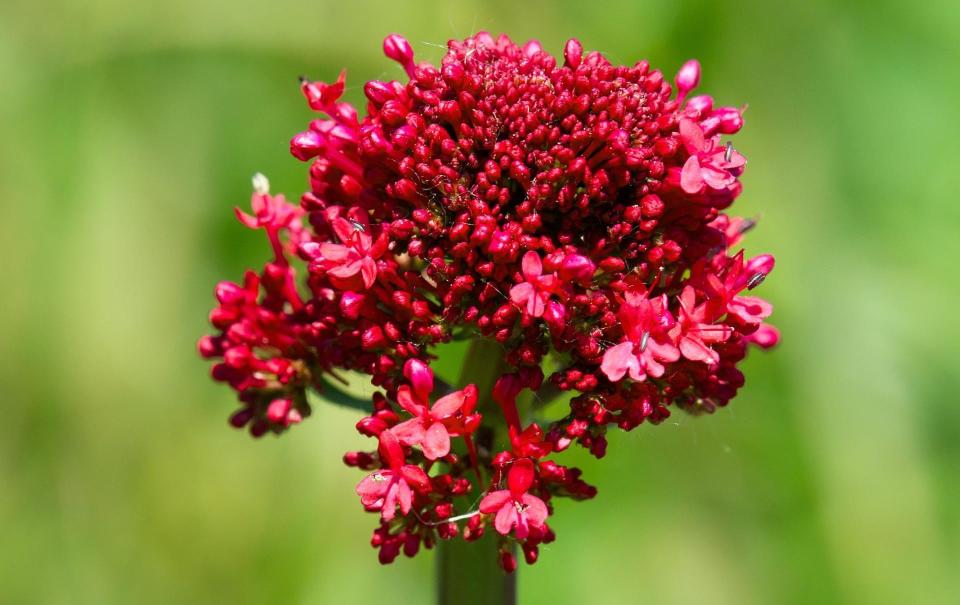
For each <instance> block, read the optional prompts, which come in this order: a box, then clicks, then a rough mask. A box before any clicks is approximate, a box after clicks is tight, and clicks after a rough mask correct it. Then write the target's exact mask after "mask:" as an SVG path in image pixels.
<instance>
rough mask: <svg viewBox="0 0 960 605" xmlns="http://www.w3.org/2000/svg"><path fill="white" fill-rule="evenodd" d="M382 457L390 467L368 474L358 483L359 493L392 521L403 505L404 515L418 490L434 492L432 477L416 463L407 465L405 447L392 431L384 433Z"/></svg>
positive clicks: (369, 504)
mask: <svg viewBox="0 0 960 605" xmlns="http://www.w3.org/2000/svg"><path fill="white" fill-rule="evenodd" d="M379 450H380V458H381V460H382V461H383V462H385V463H386V466H387V468H384V469H382V470H379V471H376V472H373V473H371V474H369V475H367V476H366V477H365V478H364V479H363V481H361V482H360V483H359V484H357V495H358V496H360V502H361V503H362V504H363V506H364V507H365V508H367V510H379V511H380V516H381V517H382V518H383V520H384V521H392V520H393V518H394V516H395V515H396V509H397V507H398V506H399V507H400V512H401V513H403V514H404V515H406V514H409V513H410V509H411V507H412V506H413V498H414V491H418V492H421V493H426V492H429V491H430V477H428V476H427V474H426V473H425V472H423V469H422V468H420V467H419V466H417V465H415V464H404V455H403V448H402V447H401V446H400V441H399V440H398V439H397V437H396V435H394V434H393V433H392V432H391V431H389V430H386V431H383V432H382V433H380V447H379Z"/></svg>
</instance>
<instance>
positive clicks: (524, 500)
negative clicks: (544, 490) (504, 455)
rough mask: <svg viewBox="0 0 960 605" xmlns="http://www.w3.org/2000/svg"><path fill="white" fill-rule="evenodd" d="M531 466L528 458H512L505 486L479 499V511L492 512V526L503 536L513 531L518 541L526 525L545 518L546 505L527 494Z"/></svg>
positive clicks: (536, 524) (526, 531) (525, 533)
mask: <svg viewBox="0 0 960 605" xmlns="http://www.w3.org/2000/svg"><path fill="white" fill-rule="evenodd" d="M534 474H535V472H534V466H533V462H532V461H531V460H530V459H529V458H521V459H520V460H516V461H514V462H513V464H512V465H511V466H510V471H509V472H508V473H507V487H508V489H501V490H497V491H495V492H490V493H489V494H487V495H486V496H484V497H483V500H481V501H480V512H481V513H483V514H490V513H496V515H497V516H496V517H495V518H494V521H493V525H494V527H496V528H497V531H498V532H500V533H501V534H503V535H507V534H509V533H510V532H511V531H513V532H514V536H516V538H517V539H518V540H523V539H525V538H526V537H527V536H528V535H529V534H530V528H531V527H533V528H541V527H543V523H544V521H546V519H547V514H548V512H547V505H546V504H545V503H544V502H543V500H541V499H540V498H537V497H536V496H534V495H533V494H529V493H527V490H529V489H530V486H531V485H533V479H534Z"/></svg>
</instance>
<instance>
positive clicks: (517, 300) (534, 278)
mask: <svg viewBox="0 0 960 605" xmlns="http://www.w3.org/2000/svg"><path fill="white" fill-rule="evenodd" d="M521 268H522V270H523V277H524V280H525V281H522V282H520V283H519V284H517V285H515V286H513V287H512V288H510V300H511V301H513V303H514V304H515V305H517V306H519V307H520V309H521V310H522V311H523V312H524V314H526V315H529V316H531V317H542V316H543V312H544V311H545V310H546V308H547V301H548V300H550V295H551V294H552V293H554V292H555V291H556V289H557V285H558V279H557V276H556V275H555V274H553V273H551V274H549V275H543V263H542V262H541V261H540V255H539V254H537V253H536V252H534V251H533V250H530V251H529V252H527V253H526V254H524V255H523V260H522V262H521Z"/></svg>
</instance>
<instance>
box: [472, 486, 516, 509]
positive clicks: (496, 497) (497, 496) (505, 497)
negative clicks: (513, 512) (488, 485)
mask: <svg viewBox="0 0 960 605" xmlns="http://www.w3.org/2000/svg"><path fill="white" fill-rule="evenodd" d="M512 499H513V496H511V495H510V491H509V490H505V489H500V490H497V491H495V492H490V493H489V494H487V495H486V496H484V497H483V500H481V501H480V512H481V513H483V514H485V515H486V514H488V513H492V512H493V511H495V510H500V509H501V508H503V506H504V505H505V504H507V503H508V502H509V501H511V500H512Z"/></svg>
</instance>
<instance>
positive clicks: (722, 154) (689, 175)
mask: <svg viewBox="0 0 960 605" xmlns="http://www.w3.org/2000/svg"><path fill="white" fill-rule="evenodd" d="M680 140H681V141H682V142H683V145H684V147H686V149H687V153H689V154H690V157H688V158H687V161H686V163H685V164H684V165H683V169H682V170H681V172H680V187H681V188H682V189H683V190H684V191H685V192H686V193H691V194H696V193H701V192H702V191H703V190H704V188H707V187H708V188H710V189H713V190H715V191H728V190H730V189H731V188H732V187H733V185H734V184H735V183H736V182H737V177H738V176H739V175H740V172H742V169H743V166H744V165H745V164H746V163H747V160H746V159H745V158H744V157H743V156H742V155H740V154H739V153H737V151H736V150H734V149H733V148H732V147H731V148H726V147H723V146H720V144H719V141H720V138H719V137H713V138H710V139H706V138H705V137H704V134H703V129H702V128H700V126H699V125H697V124H696V123H695V122H693V121H692V120H688V119H686V118H683V119H681V120H680Z"/></svg>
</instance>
